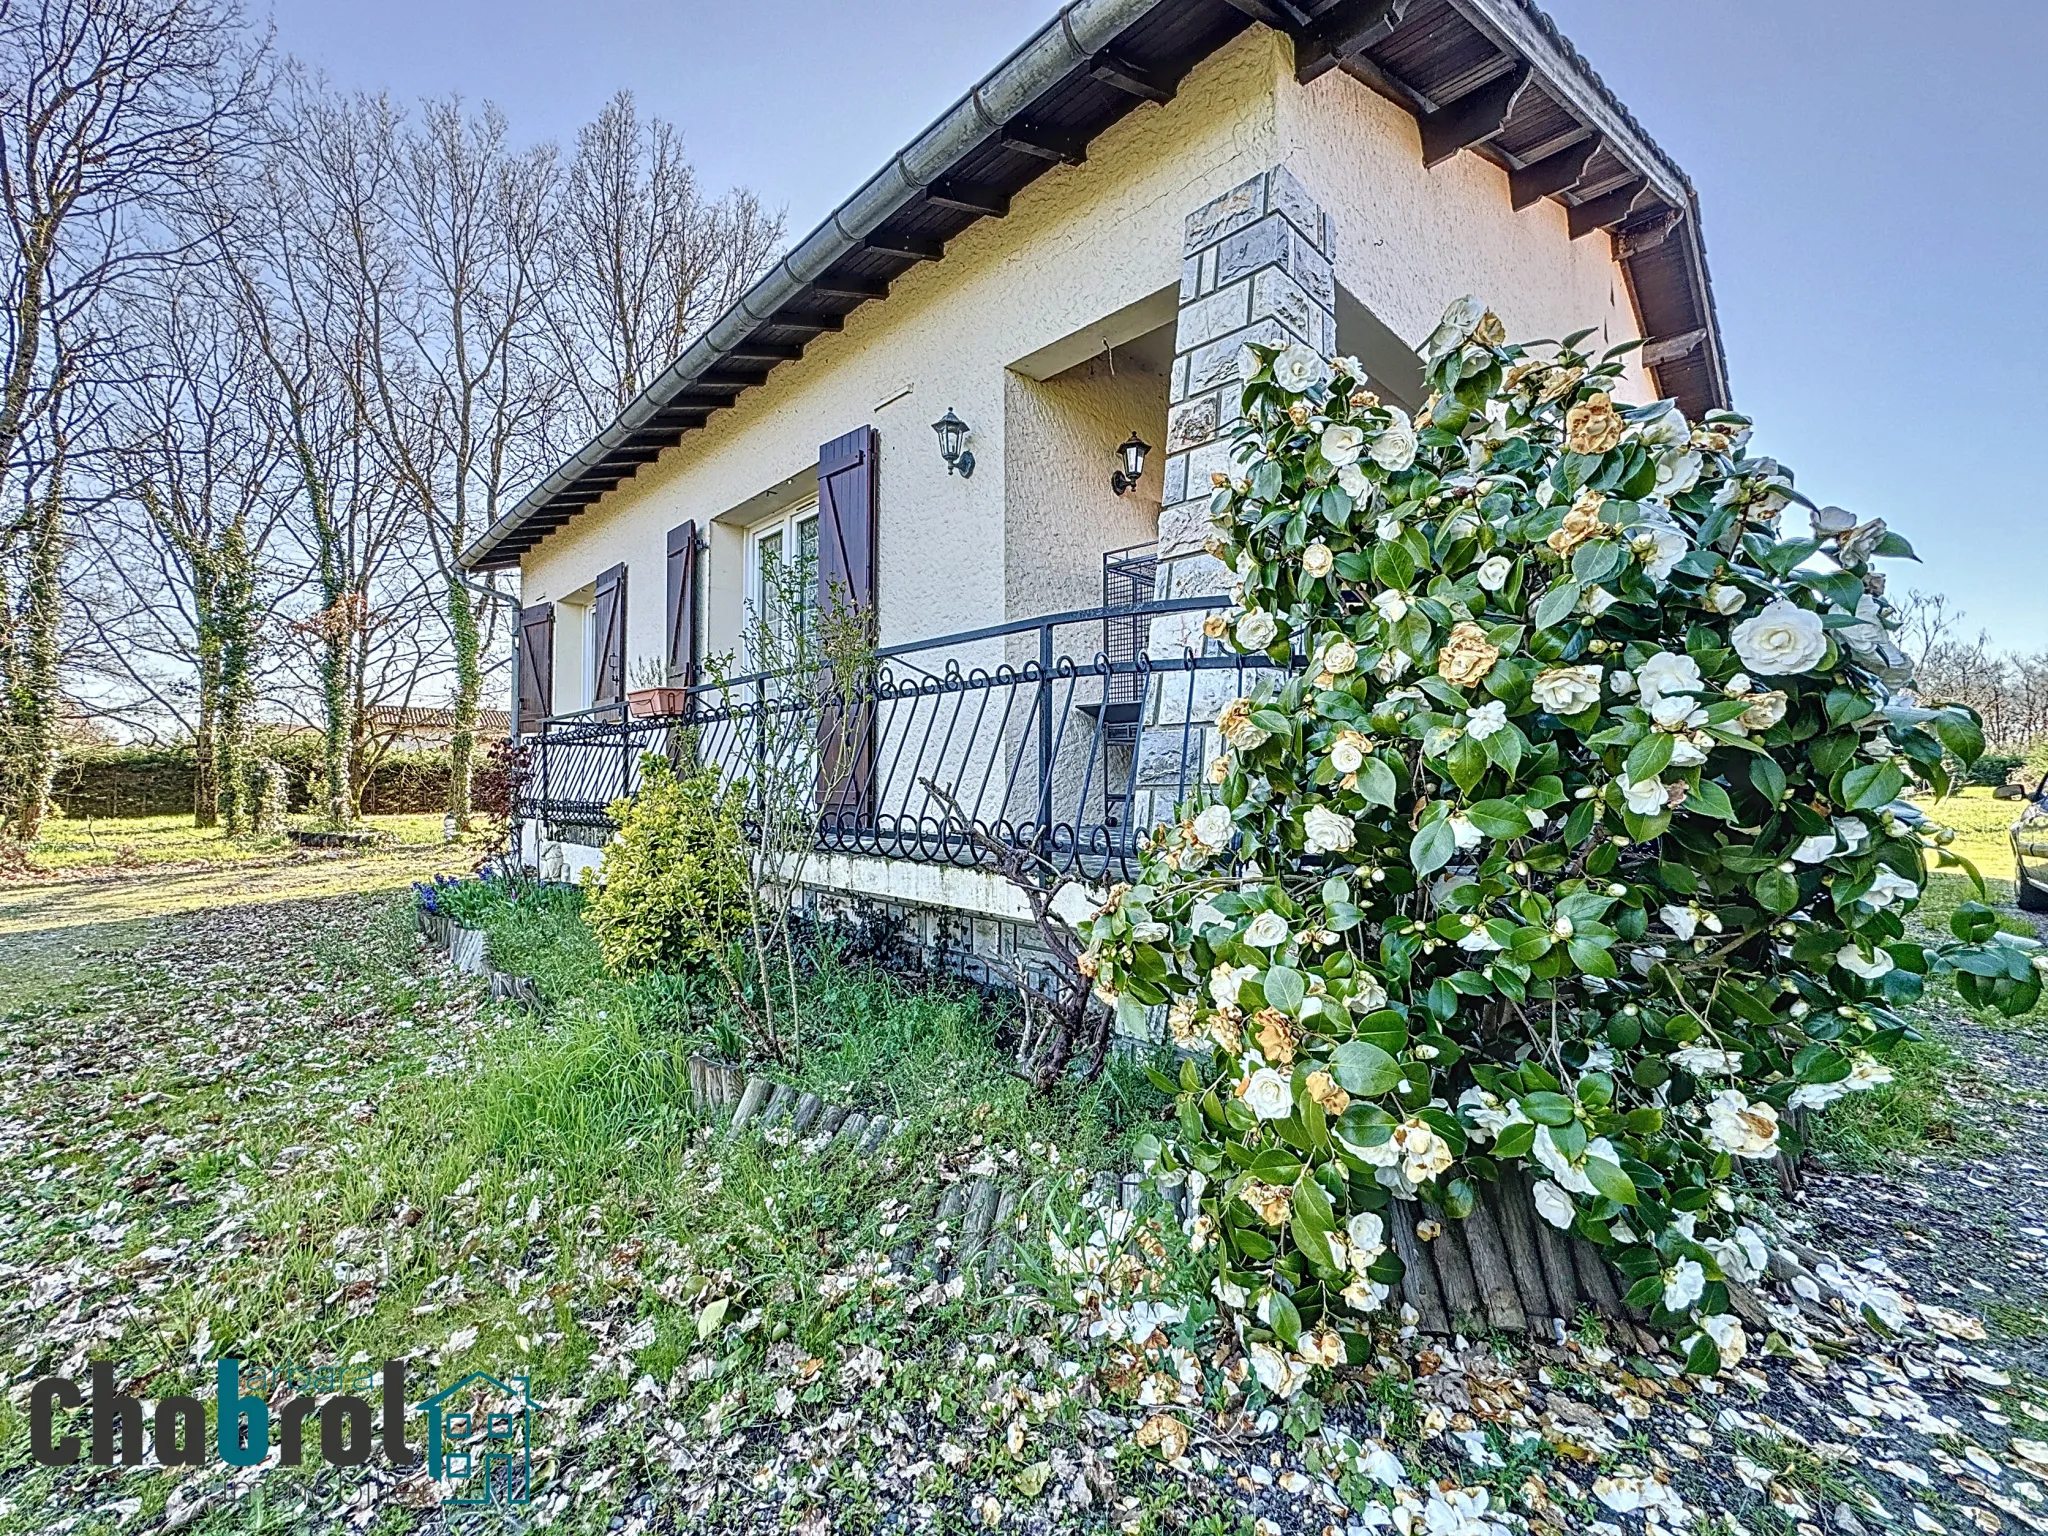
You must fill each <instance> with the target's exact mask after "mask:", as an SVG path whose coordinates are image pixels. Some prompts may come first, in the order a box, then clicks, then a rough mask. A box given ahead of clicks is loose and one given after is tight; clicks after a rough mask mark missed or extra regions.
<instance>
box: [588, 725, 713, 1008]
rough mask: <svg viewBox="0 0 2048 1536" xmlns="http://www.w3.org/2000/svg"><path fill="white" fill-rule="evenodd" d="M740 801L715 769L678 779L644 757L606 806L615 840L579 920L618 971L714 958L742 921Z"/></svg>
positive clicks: (678, 966)
mask: <svg viewBox="0 0 2048 1536" xmlns="http://www.w3.org/2000/svg"><path fill="white" fill-rule="evenodd" d="M740 808H741V807H740V803H739V800H738V798H737V797H736V796H732V795H728V794H726V793H725V792H724V790H723V789H722V788H721V787H720V785H719V782H718V772H717V770H716V769H712V768H706V769H697V770H692V771H689V772H684V773H678V772H677V771H676V770H675V769H674V768H673V767H671V766H670V764H669V763H668V761H667V759H665V758H661V757H654V756H649V757H648V758H646V759H645V761H644V765H643V771H642V785H641V790H640V793H639V794H638V795H637V796H635V797H634V798H633V799H631V800H621V801H620V802H618V803H617V804H616V805H614V806H613V807H612V809H611V813H612V815H613V817H614V818H615V819H616V820H617V821H618V824H619V835H618V837H617V838H615V839H614V840H613V841H612V842H611V843H610V844H608V845H607V846H606V848H605V851H604V881H603V884H602V885H599V886H595V887H593V888H592V889H591V890H590V891H589V896H588V901H587V904H586V908H585V920H586V921H587V922H588V923H589V924H590V931H591V932H592V933H593V934H595V935H596V936H597V942H598V945H599V947H600V948H601V949H602V950H603V951H604V958H605V964H606V965H608V966H610V967H611V969H612V970H613V971H614V972H616V973H617V974H619V975H622V976H624V975H631V974H633V973H635V972H639V971H678V970H687V969H690V968H693V967H695V966H699V965H703V964H706V963H707V962H712V961H714V960H715V959H716V958H717V956H718V954H719V951H720V949H721V947H722V946H723V945H724V944H725V942H726V941H727V940H728V939H730V938H731V937H732V936H733V935H734V934H736V933H737V932H738V931H739V930H740V928H741V926H742V925H743V924H744V923H745V922H746V912H747V855H746V846H745V844H744V842H743V841H742V835H741V829H740Z"/></svg>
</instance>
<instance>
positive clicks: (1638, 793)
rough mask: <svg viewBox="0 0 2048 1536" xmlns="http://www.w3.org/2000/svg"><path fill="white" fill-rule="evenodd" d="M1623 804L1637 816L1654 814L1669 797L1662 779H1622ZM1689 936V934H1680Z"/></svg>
mask: <svg viewBox="0 0 2048 1536" xmlns="http://www.w3.org/2000/svg"><path fill="white" fill-rule="evenodd" d="M1621 798H1622V802H1623V804H1625V805H1627V807H1628V808H1629V809H1630V810H1631V811H1634V812H1635V813H1636V815H1638V816H1655V815H1656V814H1657V813H1658V812H1659V811H1664V810H1669V809H1670V807H1671V797H1670V795H1669V794H1668V793H1667V792H1666V791H1665V788H1664V781H1663V780H1662V779H1659V778H1648V779H1623V780H1622V781H1621ZM1681 937H1684V938H1691V937H1692V935H1691V934H1684V935H1681Z"/></svg>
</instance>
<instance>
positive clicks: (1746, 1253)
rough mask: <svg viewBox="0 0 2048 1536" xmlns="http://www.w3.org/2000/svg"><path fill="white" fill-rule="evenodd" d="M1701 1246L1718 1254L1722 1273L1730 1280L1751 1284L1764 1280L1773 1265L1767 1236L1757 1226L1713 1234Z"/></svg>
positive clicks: (1716, 1255)
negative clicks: (1714, 1235)
mask: <svg viewBox="0 0 2048 1536" xmlns="http://www.w3.org/2000/svg"><path fill="white" fill-rule="evenodd" d="M1700 1246H1701V1247H1703V1248H1705V1249H1706V1250H1707V1252H1709V1253H1711V1254H1712V1255H1713V1256H1714V1262H1715V1263H1716V1264H1718V1265H1720V1266H1721V1273H1722V1274H1724V1275H1726V1276H1727V1277H1728V1278H1729V1279H1730V1280H1739V1281H1742V1282H1743V1283H1745V1284H1747V1283H1748V1282H1749V1281H1751V1280H1757V1279H1761V1278H1762V1276H1763V1273H1764V1271H1765V1270H1766V1269H1768V1268H1769V1267H1770V1262H1771V1251H1770V1249H1768V1248H1766V1247H1765V1246H1764V1240H1763V1235H1762V1234H1761V1233H1759V1232H1758V1231H1757V1229H1756V1228H1755V1227H1749V1226H1742V1227H1737V1228H1736V1229H1735V1231H1734V1233H1733V1234H1731V1235H1730V1236H1728V1237H1710V1238H1708V1239H1707V1240H1706V1242H1704V1243H1702V1244H1701V1245H1700Z"/></svg>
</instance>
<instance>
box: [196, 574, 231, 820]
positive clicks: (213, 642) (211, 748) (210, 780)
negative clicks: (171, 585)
mask: <svg viewBox="0 0 2048 1536" xmlns="http://www.w3.org/2000/svg"><path fill="white" fill-rule="evenodd" d="M213 586H214V581H213V573H212V572H211V571H209V570H207V569H206V568H205V567H204V566H199V567H197V568H195V569H194V570H193V572H192V617H193V628H194V629H195V630H196V632H197V634H198V637H199V644H198V647H197V651H198V654H197V656H195V657H194V660H195V662H196V663H197V667H196V670H197V671H198V673H199V718H198V720H197V722H196V723H195V725H194V726H193V731H192V825H193V826H195V827H214V826H218V825H220V802H221V783H220V778H219V774H218V771H217V764H216V763H215V761H214V755H215V753H216V752H217V751H218V750H219V746H218V743H217V742H216V741H215V737H214V727H215V723H216V721H217V719H218V718H219V713H220V630H219V622H218V620H217V618H216V617H215V614H214V609H213ZM228 830H229V832H230V833H232V832H233V831H234V827H233V825H232V823H231V824H230V826H229V828H228Z"/></svg>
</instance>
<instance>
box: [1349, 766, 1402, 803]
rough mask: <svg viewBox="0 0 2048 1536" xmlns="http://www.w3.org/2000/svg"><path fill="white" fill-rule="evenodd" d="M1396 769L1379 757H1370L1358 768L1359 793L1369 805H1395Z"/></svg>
mask: <svg viewBox="0 0 2048 1536" xmlns="http://www.w3.org/2000/svg"><path fill="white" fill-rule="evenodd" d="M1394 791H1395V784H1394V770H1393V769H1391V768H1389V767H1388V766H1387V765H1386V764H1385V763H1384V762H1382V761H1381V760H1380V759H1379V758H1377V757H1368V758H1367V759H1366V760H1365V764H1364V766H1363V767H1361V768H1360V769H1359V770H1358V793H1359V795H1360V796H1361V797H1363V799H1364V800H1365V803H1366V804H1367V805H1383V806H1385V807H1387V809H1389V810H1392V809H1393V806H1394Z"/></svg>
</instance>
